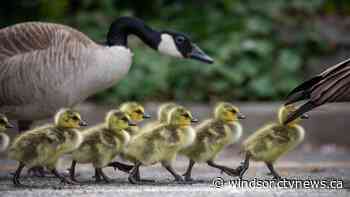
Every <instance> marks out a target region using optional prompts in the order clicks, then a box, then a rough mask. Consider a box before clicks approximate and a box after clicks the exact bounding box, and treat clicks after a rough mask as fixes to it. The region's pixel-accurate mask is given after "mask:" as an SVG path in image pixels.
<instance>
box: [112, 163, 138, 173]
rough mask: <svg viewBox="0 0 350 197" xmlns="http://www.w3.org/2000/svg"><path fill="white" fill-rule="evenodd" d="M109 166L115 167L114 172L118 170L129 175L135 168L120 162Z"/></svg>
mask: <svg viewBox="0 0 350 197" xmlns="http://www.w3.org/2000/svg"><path fill="white" fill-rule="evenodd" d="M108 166H110V167H113V168H114V170H117V169H118V170H120V171H122V172H125V173H129V172H130V170H132V168H133V167H134V166H133V165H128V164H124V163H121V162H118V161H115V162H111V163H109V164H108Z"/></svg>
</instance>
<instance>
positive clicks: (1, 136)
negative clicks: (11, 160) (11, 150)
mask: <svg viewBox="0 0 350 197" xmlns="http://www.w3.org/2000/svg"><path fill="white" fill-rule="evenodd" d="M9 128H13V126H12V124H10V122H9V121H8V119H7V118H6V116H5V115H3V114H0V152H4V151H6V150H7V148H8V146H9V144H10V137H9V136H8V135H7V134H6V133H5V131H6V130H7V129H9Z"/></svg>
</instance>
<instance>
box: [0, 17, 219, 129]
mask: <svg viewBox="0 0 350 197" xmlns="http://www.w3.org/2000/svg"><path fill="white" fill-rule="evenodd" d="M129 35H135V36H137V37H138V38H140V39H141V40H142V41H143V42H144V43H145V44H146V45H148V46H149V47H151V48H152V49H155V50H157V51H159V52H160V53H163V54H167V55H170V56H174V57H178V58H192V59H196V60H199V61H202V62H205V63H212V62H213V60H212V59H211V58H210V57H209V56H207V55H206V54H205V53H204V52H203V51H201V50H200V49H199V48H198V47H197V46H196V45H195V44H194V43H192V41H191V40H190V39H189V38H188V37H187V36H186V35H184V34H182V33H177V32H173V31H157V30H155V29H152V28H151V27H149V26H147V25H146V24H145V23H144V22H143V21H142V20H140V19H137V18H133V17H121V18H118V19H117V20H115V21H114V22H113V23H112V24H111V26H110V29H109V32H108V34H107V41H106V43H105V45H101V44H97V43H96V42H94V41H92V40H91V39H90V38H89V37H88V36H86V35H84V34H83V33H81V32H79V31H78V30H75V29H73V28H70V27H68V26H64V25H59V24H53V23H45V22H26V23H20V24H16V25H13V26H10V27H6V28H3V29H0V81H1V83H0V112H2V113H4V114H6V115H7V116H8V117H9V118H11V119H15V120H18V125H19V126H18V127H19V130H20V131H22V130H27V129H28V127H29V126H30V125H31V123H32V122H33V121H34V120H39V119H44V118H48V117H50V116H51V115H53V114H54V113H55V112H56V111H57V110H58V109H59V108H61V107H71V106H74V105H75V104H77V103H79V102H81V101H83V100H85V99H86V98H87V97H89V96H91V95H93V94H95V93H96V92H99V91H101V90H104V89H106V88H109V87H111V86H112V85H113V84H116V83H117V82H118V81H119V80H121V79H122V78H123V77H124V76H125V75H126V74H127V73H128V71H129V68H130V66H131V64H132V56H133V54H132V52H131V50H130V49H129V48H128V36H129Z"/></svg>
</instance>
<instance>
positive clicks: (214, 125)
mask: <svg viewBox="0 0 350 197" xmlns="http://www.w3.org/2000/svg"><path fill="white" fill-rule="evenodd" d="M213 114H214V117H213V118H212V119H208V120H206V121H204V122H202V123H201V124H200V125H198V126H197V127H195V128H194V129H195V131H196V138H195V140H194V142H193V143H192V144H191V145H190V146H189V147H186V148H184V149H183V150H181V151H180V153H181V154H183V155H185V156H186V157H187V158H189V166H188V168H187V171H186V172H185V174H184V177H185V180H186V181H192V178H191V172H192V168H193V166H194V164H195V163H196V162H206V163H207V164H208V165H209V166H211V167H214V168H217V169H220V170H221V171H223V172H225V173H226V174H228V175H230V176H237V172H236V170H235V169H232V168H229V167H226V166H223V165H218V164H216V163H215V162H214V160H215V158H216V156H217V155H218V154H219V153H220V152H221V151H222V150H223V148H224V147H225V146H227V145H229V144H233V143H235V142H237V141H238V140H239V139H240V137H241V136H242V126H241V125H240V124H239V122H238V120H239V119H244V118H245V116H244V115H243V114H242V113H241V112H240V110H239V108H238V107H236V106H234V105H232V104H231V103H226V102H220V103H218V104H216V106H215V108H214V112H213Z"/></svg>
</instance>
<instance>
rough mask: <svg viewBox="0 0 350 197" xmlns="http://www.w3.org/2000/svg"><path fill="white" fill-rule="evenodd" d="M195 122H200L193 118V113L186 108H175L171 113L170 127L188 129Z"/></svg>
mask: <svg viewBox="0 0 350 197" xmlns="http://www.w3.org/2000/svg"><path fill="white" fill-rule="evenodd" d="M195 122H198V120H197V119H195V118H193V116H192V114H191V112H190V111H189V110H187V109H186V108H184V107H181V106H179V107H174V108H172V109H171V110H170V111H169V114H168V124H170V125H174V126H177V127H179V128H186V127H189V126H190V125H191V123H195Z"/></svg>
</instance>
